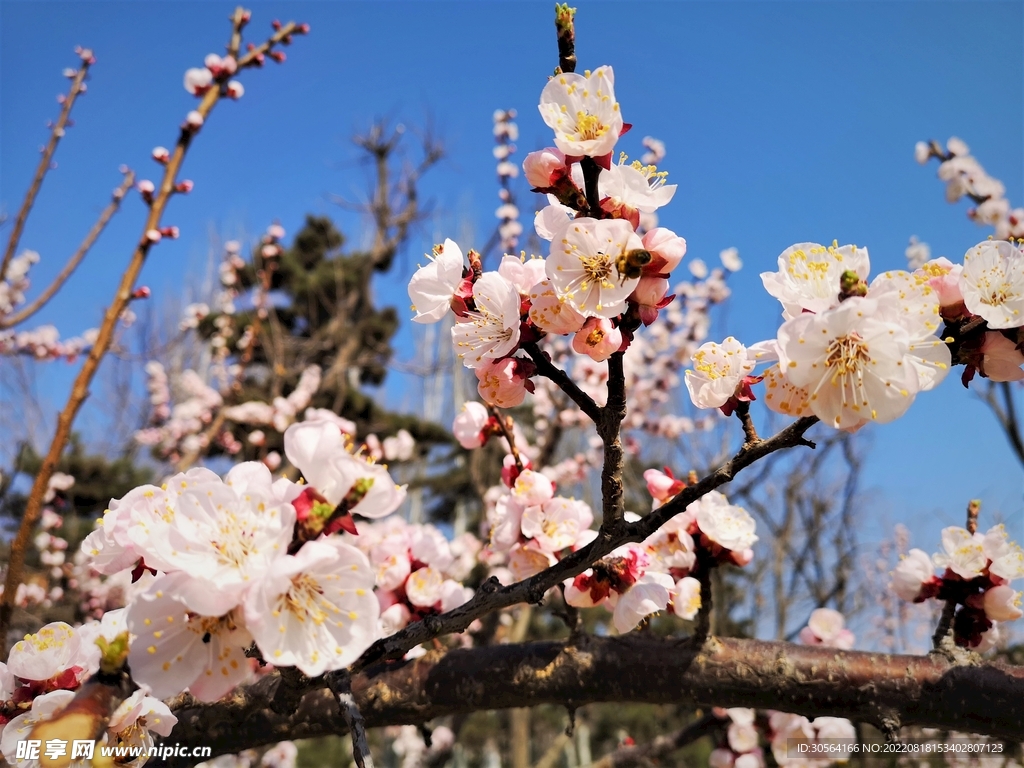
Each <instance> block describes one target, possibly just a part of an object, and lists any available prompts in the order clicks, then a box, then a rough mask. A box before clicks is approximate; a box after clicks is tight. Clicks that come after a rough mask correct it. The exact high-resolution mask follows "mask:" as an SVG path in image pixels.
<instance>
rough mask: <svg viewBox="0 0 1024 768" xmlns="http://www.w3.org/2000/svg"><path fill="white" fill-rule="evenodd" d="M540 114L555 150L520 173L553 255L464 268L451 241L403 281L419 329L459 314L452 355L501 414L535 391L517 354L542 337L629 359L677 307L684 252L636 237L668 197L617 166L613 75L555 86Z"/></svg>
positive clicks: (658, 235) (679, 242)
mask: <svg viewBox="0 0 1024 768" xmlns="http://www.w3.org/2000/svg"><path fill="white" fill-rule="evenodd" d="M540 112H541V116H542V117H543V118H544V120H545V122H546V123H547V124H548V125H549V126H550V127H551V128H552V129H554V133H555V137H554V140H555V145H556V146H554V147H549V148H547V149H544V150H540V151H538V152H532V153H530V154H529V155H528V156H527V158H526V160H525V161H524V163H523V168H524V172H525V175H526V178H527V181H528V182H529V183H530V184H531V185H532V186H533V187H534V190H535V191H538V192H544V193H546V194H548V196H549V203H550V204H549V205H548V206H547V207H545V208H544V209H543V210H541V211H540V212H539V213H538V214H537V217H536V219H535V222H534V223H535V229H536V231H537V234H538V235H539V236H540V237H541V238H543V239H545V240H548V241H549V242H550V243H551V245H550V249H549V253H548V256H547V257H546V258H540V257H533V258H529V259H527V258H526V256H525V254H523V255H522V256H521V257H519V258H516V257H514V256H508V255H506V256H505V257H504V259H503V260H502V262H501V264H500V266H499V267H498V269H497V270H496V271H494V272H484V271H483V268H482V264H481V262H480V258H479V256H477V254H476V253H475V252H473V251H470V252H469V254H468V265H467V263H466V260H465V259H464V257H463V253H462V250H461V249H460V248H459V246H458V245H456V244H455V243H454V242H453V241H451V240H447V241H445V243H444V244H443V245H438V246H436V247H435V249H434V253H433V254H432V257H431V261H430V263H428V264H427V265H425V266H423V267H421V268H420V269H419V270H418V271H417V272H416V274H415V275H413V277H412V280H411V281H410V283H409V296H410V298H411V299H412V301H413V309H414V310H415V312H416V316H415V318H414V320H415V321H417V322H421V323H426V322H436V321H438V320H440V319H441V318H442V317H444V316H445V315H447V314H448V312H449V311H451V312H453V313H454V315H455V320H456V323H455V325H454V327H453V328H452V342H453V344H454V345H455V349H456V351H457V353H458V354H459V356H460V357H461V358H462V360H463V363H464V364H465V365H466V367H467V368H470V369H472V370H474V371H475V373H476V375H477V378H478V379H479V386H478V390H479V392H480V396H481V397H482V398H483V399H484V400H485V401H486V402H488V403H490V404H492V405H495V406H498V407H502V408H508V407H514V406H516V405H519V404H521V403H522V402H523V400H524V399H525V397H526V393H527V392H532V391H534V390H535V383H534V382H533V381H532V376H534V375H535V373H536V367H535V365H534V363H533V361H532V360H531V359H530V357H529V355H527V354H525V350H524V349H523V347H524V346H526V345H528V344H534V343H536V342H538V341H540V340H541V339H543V338H544V337H545V336H548V335H550V336H569V335H571V336H572V349H573V350H574V351H575V352H576V353H577V354H580V355H586V356H587V357H589V358H590V359H591V360H593V361H595V362H603V361H605V360H607V359H608V358H609V357H610V356H611V355H612V354H615V353H616V352H621V351H625V350H626V349H627V348H628V347H629V345H630V344H631V342H632V341H633V339H634V334H635V331H636V330H637V328H638V327H639V326H640V325H641V324H643V325H650V324H651V323H653V322H654V320H655V319H656V318H657V316H658V313H659V311H660V310H662V309H664V308H665V307H666V306H667V305H668V304H669V303H670V302H671V301H672V298H673V297H672V296H670V295H668V290H669V283H668V276H669V273H670V272H671V271H672V270H673V269H674V268H675V267H676V266H677V265H678V264H679V262H680V260H681V259H682V257H683V254H684V253H685V251H686V243H685V241H684V240H683V239H682V238H681V237H678V236H677V235H675V233H673V232H671V231H669V230H666V229H653V230H651V231H649V232H646V233H645V234H643V236H642V237H641V234H640V233H639V232H638V227H639V215H640V213H641V212H646V213H650V212H653V211H654V210H656V209H657V208H658V207H660V206H662V205H665V204H666V203H667V202H668V201H669V200H670V199H671V198H672V195H673V194H674V192H675V187H670V186H664V178H665V175H664V174H663V173H659V172H658V171H657V170H656V168H654V167H653V166H642V165H641V164H639V163H635V164H633V165H626V164H624V163H623V164H618V165H613V164H612V162H611V155H612V150H613V148H614V146H615V143H616V142H617V140H618V137H619V135H620V134H621V133H622V132H623V131H624V128H625V125H624V124H623V122H622V116H621V114H620V112H619V105H618V103H616V102H615V94H614V75H613V72H612V70H611V68H610V67H601V68H599V69H597V70H595V71H594V72H593V73H590V72H588V73H586V74H585V75H577V74H561V75H557V76H556V77H554V78H552V79H551V80H550V81H549V82H548V84H547V86H546V87H545V88H544V92H543V93H542V94H541V103H540ZM504 114H506V115H507V114H508V113H504ZM501 125H502V126H504V127H503V128H502V132H503V133H505V134H507V132H508V128H507V123H506V122H503V123H501Z"/></svg>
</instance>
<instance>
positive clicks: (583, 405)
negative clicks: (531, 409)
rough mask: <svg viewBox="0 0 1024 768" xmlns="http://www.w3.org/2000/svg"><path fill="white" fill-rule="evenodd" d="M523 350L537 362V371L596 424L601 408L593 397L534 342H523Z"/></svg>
mask: <svg viewBox="0 0 1024 768" xmlns="http://www.w3.org/2000/svg"><path fill="white" fill-rule="evenodd" d="M523 350H524V351H525V352H526V353H527V354H528V355H529V356H530V357H531V358H532V359H533V362H534V363H536V364H537V371H538V373H540V375H541V376H543V377H544V378H546V379H550V380H551V381H552V382H554V384H555V385H556V386H557V387H558V388H559V389H561V390H562V391H563V392H565V394H567V395H568V396H569V399H570V400H572V401H573V402H574V403H576V405H577V406H579V409H580V410H581V411H583V412H584V413H585V414H587V416H589V417H590V418H591V420H592V421H593V422H594V423H595V424H596V423H597V422H598V421H599V420H600V418H601V408H600V407H599V406H598V404H597V403H595V402H594V401H593V399H592V398H591V397H590V395H588V394H587V393H586V392H584V391H583V390H582V389H580V388H579V386H578V385H577V384H576V382H575V381H573V380H572V379H571V378H569V374H567V373H566V372H565V371H563V370H562V369H561V368H559V367H558V366H557V365H555V364H554V363H552V362H551V358H550V357H548V355H547V354H546V353H545V352H544V351H543V350H541V348H540V347H538V346H537V345H536V344H524V345H523Z"/></svg>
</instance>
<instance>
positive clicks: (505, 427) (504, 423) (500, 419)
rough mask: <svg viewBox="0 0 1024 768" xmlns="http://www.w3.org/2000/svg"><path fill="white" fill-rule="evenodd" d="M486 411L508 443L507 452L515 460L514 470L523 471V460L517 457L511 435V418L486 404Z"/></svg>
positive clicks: (513, 437) (516, 449)
mask: <svg viewBox="0 0 1024 768" xmlns="http://www.w3.org/2000/svg"><path fill="white" fill-rule="evenodd" d="M487 410H488V411H490V414H491V416H493V417H494V420H495V421H496V422H497V424H498V429H500V430H501V434H502V436H503V437H504V438H505V442H507V443H508V452H509V453H511V454H512V458H513V459H515V462H516V469H518V470H519V471H520V472H522V471H523V469H524V466H523V459H522V457H521V456H520V455H519V449H518V448H516V439H515V436H514V435H513V433H512V428H511V426H510V422H511V421H512V417H511V416H502V413H501V410H500V409H498V407H497V406H494V405H491V404H490V403H487Z"/></svg>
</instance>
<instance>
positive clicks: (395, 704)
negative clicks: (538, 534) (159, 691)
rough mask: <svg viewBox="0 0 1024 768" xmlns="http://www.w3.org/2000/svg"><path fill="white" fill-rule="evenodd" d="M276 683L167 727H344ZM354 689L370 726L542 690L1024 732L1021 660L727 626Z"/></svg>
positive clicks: (511, 648) (596, 698)
mask: <svg viewBox="0 0 1024 768" xmlns="http://www.w3.org/2000/svg"><path fill="white" fill-rule="evenodd" d="M277 685H278V676H277V673H273V674H271V675H269V676H268V677H265V678H263V679H262V680H260V681H259V682H258V683H256V684H254V685H252V686H249V687H247V688H243V689H240V690H238V691H236V693H235V695H234V696H233V697H231V698H229V699H228V700H226V701H223V702H219V703H216V704H202V703H199V702H196V701H194V700H192V699H190V697H188V696H187V695H184V696H182V697H181V699H180V700H179V701H178V702H177V705H176V706H175V713H176V715H177V716H178V718H179V723H178V725H177V726H176V728H175V730H174V732H173V733H172V734H171V737H170V739H171V740H172V741H175V742H179V743H182V744H204V745H210V746H212V747H213V748H214V754H223V753H226V752H235V751H238V750H241V749H243V748H248V747H254V746H258V745H262V744H269V743H273V742H276V741H279V740H282V739H301V738H308V737H313V736H322V735H326V734H342V733H345V730H346V726H345V720H344V718H342V717H341V715H340V714H339V712H338V708H337V704H336V702H335V700H334V697H333V695H332V694H331V692H330V690H329V689H327V688H326V686H324V684H323V683H322V681H309V687H308V691H307V692H306V693H305V695H304V696H303V697H302V698H301V701H300V703H299V704H298V706H294V707H290V708H287V709H283V710H282V711H280V712H275V711H274V709H272V708H271V706H268V705H267V701H268V700H271V699H272V698H273V694H274V689H275V688H276V687H277ZM352 692H353V695H354V696H355V701H356V704H357V706H358V707H359V711H360V712H361V713H362V715H363V717H364V718H365V721H366V725H367V726H368V727H379V726H384V725H393V724H409V723H411V724H418V723H424V722H427V721H429V720H432V719H433V718H436V717H441V716H444V715H456V714H461V713H469V712H474V711H478V710H488V709H506V708H512V707H533V706H537V705H539V704H559V705H561V706H567V707H570V708H573V707H579V706H582V705H584V704H589V703H594V702H638V703H649V704H669V703H671V704H689V705H692V706H694V707H698V706H700V707H708V706H723V707H757V708H761V709H779V710H784V711H787V712H795V713H798V714H804V715H807V716H810V717H816V716H821V715H831V716H836V717H846V718H849V719H851V720H854V721H857V722H867V723H872V724H874V725H876V726H877V727H879V728H882V729H883V730H887V731H891V730H892V728H893V727H894V726H895V727H899V726H901V725H904V726H905V725H918V726H925V727H935V728H944V729H950V730H957V731H966V732H975V733H982V734H987V735H991V736H995V737H999V738H1007V739H1014V740H1020V739H1021V738H1022V737H1024V706H1022V704H1021V702H1022V701H1024V667H1011V666H1005V665H1001V664H994V663H993V664H979V665H976V666H964V665H959V666H958V665H954V664H952V663H951V662H950V661H948V660H947V659H946V658H944V657H943V656H941V655H938V654H933V655H929V656H903V655H890V654H881V653H864V652H857V651H838V650H835V649H831V648H822V647H811V646H799V645H792V644H788V643H777V642H766V641H759V640H739V639H731V638H712V639H710V640H708V642H707V643H705V644H704V645H703V647H700V648H698V647H696V646H694V645H693V643H692V642H691V641H690V640H689V639H661V638H655V637H649V636H646V635H639V634H630V635H626V636H623V637H616V638H598V637H584V638H581V639H580V641H579V642H577V643H576V644H575V645H568V644H566V643H562V642H536V643H523V644H517V645H499V646H492V647H486V648H476V649H466V650H453V651H449V652H447V653H444V652H432V653H429V654H427V655H426V656H424V657H422V658H420V659H416V660H414V661H410V662H394V663H390V664H381V665H378V666H376V667H372V668H370V669H367V670H366V671H365V672H363V673H362V674H359V675H356V676H355V677H353V679H352ZM279 709H282V708H279ZM171 763H172V764H174V762H173V761H171ZM176 764H177V765H183V764H185V763H182V762H178V763H176Z"/></svg>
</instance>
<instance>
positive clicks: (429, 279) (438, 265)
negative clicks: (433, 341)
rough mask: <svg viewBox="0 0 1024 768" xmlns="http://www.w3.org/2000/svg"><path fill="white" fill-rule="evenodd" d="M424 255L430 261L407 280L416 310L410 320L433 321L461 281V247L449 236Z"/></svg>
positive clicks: (439, 315)
mask: <svg viewBox="0 0 1024 768" xmlns="http://www.w3.org/2000/svg"><path fill="white" fill-rule="evenodd" d="M428 258H430V262H429V263H428V264H427V265H425V266H423V267H420V268H419V269H418V270H417V271H416V274H414V275H413V276H412V280H410V281H409V299H410V300H411V301H412V309H413V311H414V312H415V313H416V316H415V317H414V318H413V322H417V323H436V322H437V321H438V320H440V319H441V318H442V317H444V316H445V315H446V314H447V313H448V310H449V308H450V307H451V301H452V297H453V296H454V295H455V291H456V290H457V289H458V287H459V283H461V282H462V270H463V264H464V260H463V256H462V250H461V249H460V248H459V246H458V245H456V244H455V242H454V241H453V240H450V239H449V240H445V241H444V245H442V246H439V247H438V248H437V249H435V252H434V254H433V255H432V256H428Z"/></svg>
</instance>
